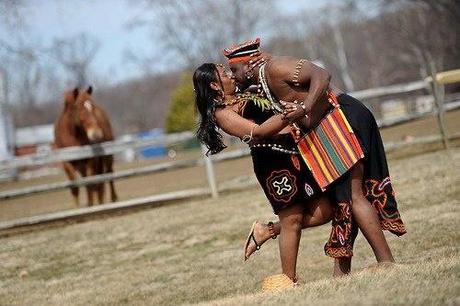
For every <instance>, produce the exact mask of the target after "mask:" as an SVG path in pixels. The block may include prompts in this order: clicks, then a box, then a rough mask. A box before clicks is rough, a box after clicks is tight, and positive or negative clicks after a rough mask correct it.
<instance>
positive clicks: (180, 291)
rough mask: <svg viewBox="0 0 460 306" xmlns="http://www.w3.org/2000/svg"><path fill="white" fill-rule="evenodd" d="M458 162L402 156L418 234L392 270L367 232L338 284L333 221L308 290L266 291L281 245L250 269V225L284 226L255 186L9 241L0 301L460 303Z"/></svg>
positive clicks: (308, 238)
mask: <svg viewBox="0 0 460 306" xmlns="http://www.w3.org/2000/svg"><path fill="white" fill-rule="evenodd" d="M459 165H460V149H459V148H456V149H453V150H452V151H451V152H450V153H448V152H443V151H438V152H434V153H429V154H424V155H419V156H416V157H411V158H405V159H399V160H391V162H390V166H391V173H392V176H393V181H394V184H395V188H396V191H397V195H398V200H399V204H400V209H401V212H402V216H403V218H404V220H405V222H406V224H407V227H408V231H409V232H408V234H407V235H405V236H403V237H401V238H396V237H393V236H388V238H389V241H390V245H391V247H392V250H393V252H394V255H395V257H396V259H397V260H398V262H399V265H397V266H396V267H394V268H392V269H366V270H364V268H365V267H367V266H369V265H371V264H373V263H374V258H373V255H372V252H371V250H370V248H369V246H368V244H367V243H366V242H365V240H364V239H363V237H362V236H361V235H360V236H359V238H358V241H357V243H356V249H355V253H356V255H355V257H354V263H353V268H354V269H353V270H354V271H355V273H354V274H353V275H351V276H350V277H346V278H343V279H339V280H334V279H332V278H331V276H330V275H331V264H332V260H331V259H330V258H328V257H326V256H325V255H324V254H323V250H322V248H323V244H324V242H325V241H326V239H327V237H328V234H329V229H330V228H329V226H328V225H326V226H323V227H319V228H314V229H309V230H305V231H304V232H303V237H302V243H301V249H300V259H299V264H298V273H299V275H300V277H301V281H302V285H301V286H300V287H298V288H296V289H295V290H293V291H289V292H286V293H283V294H278V295H269V294H261V293H260V281H261V280H262V279H263V278H264V277H265V276H267V275H271V274H275V273H279V272H280V268H279V256H278V248H277V243H276V242H275V241H270V242H268V243H267V244H265V245H264V246H263V249H262V251H261V252H260V254H258V255H257V256H254V258H251V259H250V260H249V261H248V262H246V263H243V261H242V256H243V254H242V244H243V242H244V239H245V236H246V234H247V230H248V229H249V226H250V224H251V222H252V221H253V220H254V219H255V218H259V219H263V220H267V219H272V220H273V219H274V216H273V215H272V214H271V212H270V209H269V207H268V204H266V202H265V199H264V196H263V194H262V192H261V191H260V190H259V189H257V188H255V189H250V190H245V191H240V192H237V193H233V194H227V195H223V196H222V197H220V198H219V199H218V200H213V199H206V200H195V201H190V202H187V203H182V204H180V205H171V206H163V207H160V208H157V209H151V210H144V211H140V212H137V213H133V214H129V215H124V216H117V217H113V218H108V219H104V220H93V221H89V222H85V223H80V224H72V225H69V226H66V227H58V228H50V229H47V230H42V231H37V232H33V233H27V234H23V235H18V236H12V237H8V238H3V239H1V241H0V263H1V265H0V304H1V305H124V304H130V305H177V304H194V303H203V304H211V305H253V304H257V303H260V304H264V305H266V304H268V305H271V304H273V305H274V304H279V303H280V302H281V303H283V304H287V305H291V304H337V305H343V304H401V305H415V304H422V305H423V304H425V305H439V304H452V305H454V304H459V303H460V284H459V281H458V279H459V276H460V253H459V248H458V247H459V242H460V237H459V232H458V220H459V215H460V206H459V204H460V203H459V202H460V200H459V198H460V188H459V183H460V173H459V171H458V169H459Z"/></svg>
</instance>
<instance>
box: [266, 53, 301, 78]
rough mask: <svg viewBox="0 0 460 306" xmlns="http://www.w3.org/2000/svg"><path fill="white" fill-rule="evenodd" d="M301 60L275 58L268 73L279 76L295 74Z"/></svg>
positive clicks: (271, 61)
mask: <svg viewBox="0 0 460 306" xmlns="http://www.w3.org/2000/svg"><path fill="white" fill-rule="evenodd" d="M298 61H299V58H295V57H292V56H274V57H272V58H271V60H270V62H269V65H268V67H267V68H268V73H270V74H276V75H279V76H287V75H290V74H291V73H292V72H293V69H294V68H295V66H296V65H297V63H298Z"/></svg>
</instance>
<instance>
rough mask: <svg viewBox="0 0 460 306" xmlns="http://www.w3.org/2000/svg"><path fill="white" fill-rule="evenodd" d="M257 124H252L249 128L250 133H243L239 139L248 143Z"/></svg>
mask: <svg viewBox="0 0 460 306" xmlns="http://www.w3.org/2000/svg"><path fill="white" fill-rule="evenodd" d="M256 127H257V124H254V126H253V127H252V129H251V133H250V134H249V135H244V136H243V137H242V138H241V141H242V142H244V143H245V144H249V143H250V142H251V140H252V134H253V133H254V130H255V129H256Z"/></svg>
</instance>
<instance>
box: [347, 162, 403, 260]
mask: <svg viewBox="0 0 460 306" xmlns="http://www.w3.org/2000/svg"><path fill="white" fill-rule="evenodd" d="M363 169H364V166H363V163H362V162H359V163H358V164H356V166H354V167H353V168H352V169H351V198H352V213H353V217H354V219H355V221H356V223H357V224H358V227H359V229H360V230H361V232H362V233H363V235H364V237H366V240H367V241H368V242H369V244H370V246H371V247H372V250H373V251H374V254H375V257H376V259H377V261H378V262H394V259H393V255H392V254H391V250H390V247H389V246H388V243H387V241H386V239H385V235H384V234H383V231H382V228H381V227H380V222H379V218H378V215H377V211H376V210H375V208H374V207H373V206H372V204H371V203H369V201H368V200H367V199H366V197H365V195H364V193H363V188H364V184H363Z"/></svg>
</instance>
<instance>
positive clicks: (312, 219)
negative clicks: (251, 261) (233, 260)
mask: <svg viewBox="0 0 460 306" xmlns="http://www.w3.org/2000/svg"><path fill="white" fill-rule="evenodd" d="M303 207H307V209H306V210H305V209H304V211H303V217H302V221H301V226H302V229H304V228H308V227H314V226H319V225H323V224H326V223H328V222H330V221H331V220H332V216H333V213H334V212H333V209H332V206H331V203H330V201H329V198H328V197H327V196H326V195H322V196H321V197H319V198H316V199H313V200H311V201H310V202H309V203H308V204H304V205H303ZM280 232H281V223H280V222H274V223H273V227H272V230H270V227H269V226H268V224H263V223H256V225H255V226H254V233H253V234H254V238H255V240H256V241H257V243H258V244H259V245H262V244H264V243H265V242H266V241H267V240H268V239H270V238H271V237H276V236H278V235H279V234H280ZM255 251H256V245H255V243H254V242H253V241H250V243H249V245H248V246H247V248H246V254H245V256H246V258H249V256H251V254H252V253H254V252H255Z"/></svg>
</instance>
